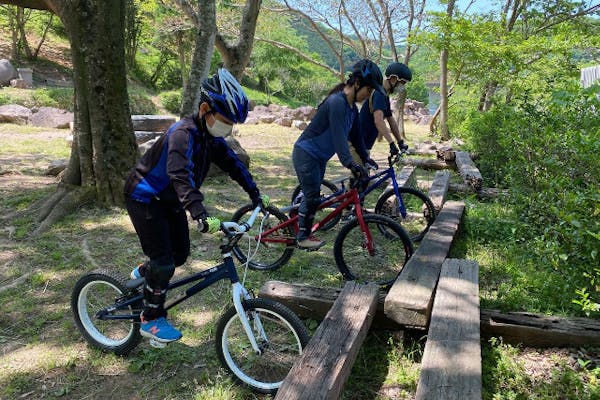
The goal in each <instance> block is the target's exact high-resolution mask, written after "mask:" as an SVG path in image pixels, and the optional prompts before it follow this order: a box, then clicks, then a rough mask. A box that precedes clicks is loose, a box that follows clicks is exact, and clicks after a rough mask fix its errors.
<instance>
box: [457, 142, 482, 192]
mask: <svg viewBox="0 0 600 400" xmlns="http://www.w3.org/2000/svg"><path fill="white" fill-rule="evenodd" d="M455 155H456V168H457V169H458V173H459V174H460V176H462V178H463V180H464V181H465V183H466V184H467V185H470V186H472V187H473V189H475V191H479V190H481V187H482V185H483V178H482V177H481V173H480V172H479V169H477V167H476V166H475V163H474V162H473V160H471V156H470V155H469V153H467V152H466V151H457V152H456V153H455Z"/></svg>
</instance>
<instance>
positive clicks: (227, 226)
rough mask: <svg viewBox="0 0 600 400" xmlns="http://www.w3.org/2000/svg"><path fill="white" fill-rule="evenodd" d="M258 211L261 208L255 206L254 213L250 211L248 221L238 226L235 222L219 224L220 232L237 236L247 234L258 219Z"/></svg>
mask: <svg viewBox="0 0 600 400" xmlns="http://www.w3.org/2000/svg"><path fill="white" fill-rule="evenodd" d="M260 210H261V206H257V207H256V208H255V209H254V211H252V214H251V215H250V218H249V219H248V221H246V222H244V223H243V224H238V223H237V222H233V221H223V222H221V230H222V231H223V232H225V233H226V234H228V235H239V234H242V233H246V232H248V231H249V230H250V228H251V227H252V225H253V224H254V221H255V220H256V218H257V217H258V213H259V212H260Z"/></svg>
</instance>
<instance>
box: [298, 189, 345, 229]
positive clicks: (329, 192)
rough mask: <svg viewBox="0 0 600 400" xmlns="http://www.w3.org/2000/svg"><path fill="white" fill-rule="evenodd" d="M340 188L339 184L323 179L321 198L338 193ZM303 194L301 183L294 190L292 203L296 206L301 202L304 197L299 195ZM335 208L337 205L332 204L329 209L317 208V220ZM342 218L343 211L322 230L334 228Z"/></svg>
mask: <svg viewBox="0 0 600 400" xmlns="http://www.w3.org/2000/svg"><path fill="white" fill-rule="evenodd" d="M339 190H340V189H339V188H338V187H337V185H336V184H335V183H333V182H331V181H328V180H327V179H323V181H322V182H321V191H320V195H321V200H322V199H325V198H327V197H329V196H330V195H332V194H334V193H337V192H338V191H339ZM301 195H302V196H303V194H302V188H301V187H300V185H298V186H296V188H294V191H293V192H292V202H291V205H293V206H295V205H296V204H300V201H301V200H302V197H299V196H301ZM335 208H336V205H335V204H332V205H331V206H330V207H328V208H327V209H324V210H317V212H316V213H315V220H316V221H320V220H322V219H323V218H325V217H326V216H327V214H329V213H330V211H331V210H333V209H335ZM341 218H342V214H341V213H340V214H336V215H335V216H334V217H333V218H332V219H331V220H329V221H328V222H327V223H326V224H325V225H323V226H322V227H321V229H320V230H322V231H328V230H330V229H331V228H333V227H334V226H336V225H337V224H338V223H339V222H340V219H341Z"/></svg>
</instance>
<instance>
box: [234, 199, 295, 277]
mask: <svg viewBox="0 0 600 400" xmlns="http://www.w3.org/2000/svg"><path fill="white" fill-rule="evenodd" d="M253 211H254V207H253V206H252V204H248V205H245V206H244V207H242V208H240V209H239V210H237V211H236V212H235V213H234V214H233V217H232V218H231V220H232V221H233V222H237V223H242V222H245V221H247V220H248V219H249V218H250V215H251V214H252V212H253ZM287 219H288V217H287V216H286V215H285V214H284V213H282V212H281V211H279V209H278V208H276V207H273V206H269V207H267V214H266V215H259V217H258V218H257V219H256V221H255V222H254V225H253V226H252V229H250V230H249V231H248V234H247V235H248V237H243V238H241V239H240V240H239V241H238V243H237V244H236V245H235V247H234V248H233V254H234V255H235V256H236V258H237V259H238V260H240V262H242V263H246V262H248V259H250V261H249V262H248V266H249V267H250V269H254V270H263V271H267V270H275V269H277V268H280V267H281V266H282V265H285V263H287V262H288V261H289V259H290V257H291V256H292V253H293V252H294V243H295V240H296V235H295V234H294V230H293V229H292V226H291V225H288V226H286V227H285V228H280V229H277V230H276V231H274V232H272V233H271V234H269V235H268V237H265V238H262V237H261V240H260V242H258V238H259V234H261V233H262V232H264V231H267V230H269V229H271V228H274V227H276V226H277V225H279V224H281V223H283V222H285V221H287ZM261 229H262V230H261Z"/></svg>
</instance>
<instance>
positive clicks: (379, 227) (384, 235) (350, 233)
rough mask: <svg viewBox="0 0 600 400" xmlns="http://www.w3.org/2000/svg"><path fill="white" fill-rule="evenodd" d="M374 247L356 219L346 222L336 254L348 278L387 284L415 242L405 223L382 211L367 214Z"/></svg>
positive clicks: (383, 286)
mask: <svg viewBox="0 0 600 400" xmlns="http://www.w3.org/2000/svg"><path fill="white" fill-rule="evenodd" d="M364 221H365V224H366V226H367V228H368V230H369V232H370V234H371V237H372V244H373V250H372V251H369V249H368V248H367V241H366V237H365V234H364V233H363V231H362V229H361V227H360V225H359V223H358V221H357V220H353V221H351V222H349V223H348V224H347V225H345V226H344V227H343V228H342V230H340V233H339V234H338V236H337V238H336V242H335V245H334V249H333V251H334V256H335V261H336V264H337V266H338V269H339V270H340V272H341V273H342V275H343V276H344V278H345V279H347V280H356V281H358V282H373V283H377V284H379V285H380V286H381V287H382V288H384V289H385V288H388V287H389V286H390V285H391V284H392V283H393V282H394V280H395V279H396V277H397V276H398V274H399V273H400V271H401V270H402V268H403V267H404V264H405V263H406V261H408V259H409V258H410V256H411V255H412V244H411V243H410V239H409V238H408V235H407V234H406V232H404V230H403V229H402V227H401V226H400V225H399V224H398V223H396V222H394V221H392V220H390V219H389V218H386V217H384V216H381V215H366V216H364Z"/></svg>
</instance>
